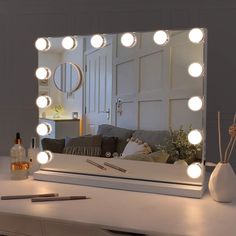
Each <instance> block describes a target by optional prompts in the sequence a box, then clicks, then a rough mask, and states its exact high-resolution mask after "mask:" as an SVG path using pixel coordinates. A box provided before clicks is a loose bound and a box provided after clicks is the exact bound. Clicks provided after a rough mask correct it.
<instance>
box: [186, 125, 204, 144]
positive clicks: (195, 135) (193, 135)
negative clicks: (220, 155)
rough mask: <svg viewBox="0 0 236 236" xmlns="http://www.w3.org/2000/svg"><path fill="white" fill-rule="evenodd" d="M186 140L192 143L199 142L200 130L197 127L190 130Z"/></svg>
mask: <svg viewBox="0 0 236 236" xmlns="http://www.w3.org/2000/svg"><path fill="white" fill-rule="evenodd" d="M188 141H189V142H190V143H191V144H193V145H197V144H199V143H201V141H202V135H201V132H200V131H199V130H197V129H194V130H192V131H190V132H189V134H188Z"/></svg>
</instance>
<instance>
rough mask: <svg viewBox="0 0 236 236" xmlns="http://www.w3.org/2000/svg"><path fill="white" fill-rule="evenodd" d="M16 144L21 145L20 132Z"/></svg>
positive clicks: (17, 134)
mask: <svg viewBox="0 0 236 236" xmlns="http://www.w3.org/2000/svg"><path fill="white" fill-rule="evenodd" d="M15 144H21V138H20V132H17V133H16V139H15Z"/></svg>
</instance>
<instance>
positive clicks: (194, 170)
mask: <svg viewBox="0 0 236 236" xmlns="http://www.w3.org/2000/svg"><path fill="white" fill-rule="evenodd" d="M187 174H188V176H189V177H190V178H192V179H197V178H199V177H200V176H201V174H202V166H201V164H200V163H199V162H195V163H192V164H191V165H189V166H188V168H187Z"/></svg>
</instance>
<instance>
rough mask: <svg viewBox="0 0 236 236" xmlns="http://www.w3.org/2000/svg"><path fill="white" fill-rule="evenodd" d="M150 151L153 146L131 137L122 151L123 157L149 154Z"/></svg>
mask: <svg viewBox="0 0 236 236" xmlns="http://www.w3.org/2000/svg"><path fill="white" fill-rule="evenodd" d="M150 152H151V148H150V146H149V145H148V144H147V143H143V142H142V141H141V140H139V139H134V138H131V139H130V140H129V142H128V144H127V145H126V147H125V149H124V151H123V153H122V158H124V157H125V156H128V155H132V154H148V153H150Z"/></svg>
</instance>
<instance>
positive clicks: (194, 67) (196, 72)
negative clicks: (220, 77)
mask: <svg viewBox="0 0 236 236" xmlns="http://www.w3.org/2000/svg"><path fill="white" fill-rule="evenodd" d="M202 72H203V66H202V65H201V64H200V63H197V62H194V63H192V64H190V65H189V67H188V73H189V74H190V75H191V76H192V77H195V78H197V77H200V76H201V75H202Z"/></svg>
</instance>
